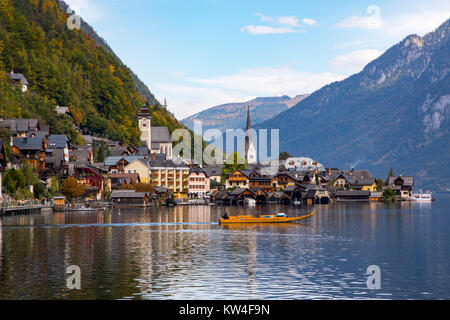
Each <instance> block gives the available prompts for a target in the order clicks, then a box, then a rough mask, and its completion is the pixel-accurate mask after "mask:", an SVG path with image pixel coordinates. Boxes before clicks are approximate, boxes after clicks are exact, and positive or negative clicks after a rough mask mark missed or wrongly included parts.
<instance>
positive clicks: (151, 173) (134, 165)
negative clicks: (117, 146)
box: [123, 155, 189, 196]
mask: <svg viewBox="0 0 450 320" xmlns="http://www.w3.org/2000/svg"><path fill="white" fill-rule="evenodd" d="M123 171H124V172H125V173H137V174H139V178H140V180H141V182H143V183H150V184H152V185H154V186H159V187H165V188H167V189H169V191H170V192H173V193H178V194H179V195H182V196H187V194H188V177H189V167H188V166H187V165H185V164H183V163H181V164H176V163H174V162H173V161H172V160H166V159H165V155H161V156H156V157H155V158H151V159H143V158H138V159H136V160H134V161H133V162H131V163H129V164H128V165H127V166H125V167H124V169H123Z"/></svg>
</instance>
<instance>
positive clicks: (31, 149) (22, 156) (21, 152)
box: [11, 138, 45, 172]
mask: <svg viewBox="0 0 450 320" xmlns="http://www.w3.org/2000/svg"><path fill="white" fill-rule="evenodd" d="M44 142H45V141H44V139H42V138H13V139H12V146H11V160H12V161H11V162H13V164H16V165H17V164H20V163H23V162H24V161H25V162H27V163H28V165H29V166H30V167H31V168H33V169H36V170H37V171H38V172H40V171H43V170H45V151H44V150H45V143H44Z"/></svg>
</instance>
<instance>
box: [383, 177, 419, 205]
mask: <svg viewBox="0 0 450 320" xmlns="http://www.w3.org/2000/svg"><path fill="white" fill-rule="evenodd" d="M388 188H391V189H392V190H394V191H395V193H396V194H397V198H398V199H400V200H402V201H409V200H411V196H412V191H413V188H414V177H411V176H394V177H389V181H388Z"/></svg>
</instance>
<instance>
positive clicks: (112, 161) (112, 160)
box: [105, 156, 144, 166]
mask: <svg viewBox="0 0 450 320" xmlns="http://www.w3.org/2000/svg"><path fill="white" fill-rule="evenodd" d="M122 159H124V160H125V161H126V162H128V163H131V162H133V161H135V160H138V159H144V156H114V157H113V156H111V157H108V158H106V159H105V166H115V165H116V164H117V162H119V161H120V160H122Z"/></svg>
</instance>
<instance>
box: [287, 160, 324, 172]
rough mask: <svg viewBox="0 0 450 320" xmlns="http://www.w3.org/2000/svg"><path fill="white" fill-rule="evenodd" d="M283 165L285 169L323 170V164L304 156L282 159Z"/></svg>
mask: <svg viewBox="0 0 450 320" xmlns="http://www.w3.org/2000/svg"><path fill="white" fill-rule="evenodd" d="M283 164H284V167H285V168H286V169H287V170H293V171H315V170H319V171H323V170H325V168H324V166H323V165H322V164H320V163H319V162H317V161H315V160H313V159H311V158H306V157H299V158H294V157H291V158H288V159H286V160H285V161H284V163H283Z"/></svg>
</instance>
